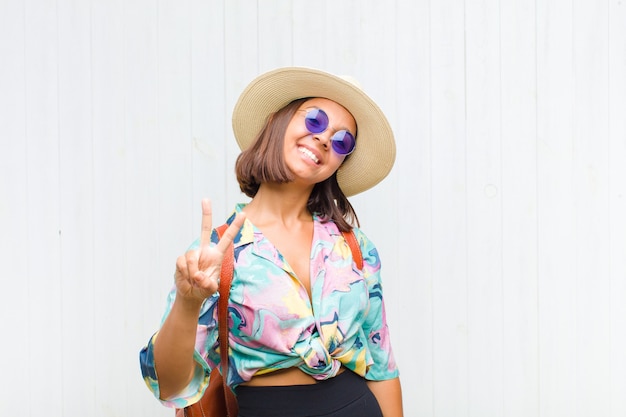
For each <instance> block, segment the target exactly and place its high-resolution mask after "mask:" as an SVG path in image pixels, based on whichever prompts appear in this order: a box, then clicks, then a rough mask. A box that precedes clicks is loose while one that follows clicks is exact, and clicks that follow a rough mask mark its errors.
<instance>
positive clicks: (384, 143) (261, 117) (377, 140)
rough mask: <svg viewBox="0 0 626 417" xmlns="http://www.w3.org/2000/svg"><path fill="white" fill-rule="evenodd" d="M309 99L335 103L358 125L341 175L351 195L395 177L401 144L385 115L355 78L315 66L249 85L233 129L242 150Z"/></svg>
mask: <svg viewBox="0 0 626 417" xmlns="http://www.w3.org/2000/svg"><path fill="white" fill-rule="evenodd" d="M304 97H322V98H327V99H329V100H333V101H335V102H337V103H339V104H341V105H342V106H343V107H345V108H346V109H347V110H348V111H349V112H350V113H351V114H352V116H353V117H354V119H355V121H356V125H357V136H356V148H355V150H354V152H353V153H352V154H351V155H350V156H349V157H348V158H347V159H346V161H345V162H344V163H343V164H342V165H341V166H340V167H339V170H338V171H337V181H338V182H339V186H340V187H341V190H342V191H343V192H344V194H345V195H346V196H352V195H355V194H358V193H360V192H363V191H365V190H367V189H369V188H371V187H373V186H374V185H376V184H378V183H379V182H380V181H382V180H383V179H384V178H385V177H386V176H387V174H389V172H390V171H391V168H392V166H393V163H394V161H395V158H396V145H395V141H394V138H393V132H392V130H391V126H389V122H388V121H387V118H386V117H385V115H384V114H383V112H382V111H381V110H380V108H379V107H378V106H377V105H376V103H374V101H373V100H372V99H371V98H369V97H368V96H367V95H366V94H365V93H364V92H363V91H362V90H361V88H360V87H359V86H358V84H357V83H356V82H355V81H354V80H353V79H351V78H349V77H338V76H335V75H332V74H329V73H327V72H324V71H319V70H316V69H311V68H301V67H287V68H279V69H275V70H273V71H269V72H266V73H265V74H262V75H260V76H258V77H257V78H255V79H254V80H253V81H252V82H251V83H250V84H249V85H248V86H247V87H246V89H245V90H244V91H243V93H241V96H240V97H239V100H238V101H237V104H236V105H235V108H234V110H233V130H234V133H235V138H236V139H237V143H238V144H239V147H240V148H241V149H242V150H243V149H246V148H247V147H248V146H250V145H251V144H252V141H253V140H254V139H255V138H256V136H257V135H258V133H259V132H260V131H261V129H262V128H263V125H264V124H265V121H266V120H267V117H268V116H269V115H270V114H272V113H274V112H276V111H278V110H280V109H281V108H283V107H284V106H286V105H287V104H288V103H290V102H291V101H293V100H296V99H298V98H304Z"/></svg>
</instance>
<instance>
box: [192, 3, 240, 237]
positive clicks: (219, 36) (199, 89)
mask: <svg viewBox="0 0 626 417" xmlns="http://www.w3.org/2000/svg"><path fill="white" fill-rule="evenodd" d="M191 10H192V11H191V19H192V21H191V27H192V32H191V133H192V137H193V156H192V164H193V177H192V183H193V198H192V213H191V218H192V220H193V233H194V234H195V235H197V234H198V233H199V230H200V201H201V199H202V198H204V197H209V198H211V200H212V202H213V220H214V223H215V224H216V225H217V224H218V222H221V221H223V220H224V218H225V217H226V215H227V213H225V207H224V204H223V201H222V200H223V198H224V197H223V196H224V195H225V194H226V189H225V187H226V181H225V180H224V177H225V176H226V175H232V168H231V167H228V166H227V165H226V149H227V143H228V142H229V141H232V134H231V133H230V132H231V131H232V130H231V127H230V126H231V125H230V113H229V112H228V111H227V109H226V106H225V99H224V93H225V89H224V83H223V80H224V77H225V69H224V61H225V59H224V54H225V49H226V46H225V44H224V4H223V2H221V1H216V0H212V1H210V2H206V1H202V0H194V1H193V2H192V4H191ZM230 209H231V210H232V207H231V208H230Z"/></svg>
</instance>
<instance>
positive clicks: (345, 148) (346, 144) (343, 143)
mask: <svg viewBox="0 0 626 417" xmlns="http://www.w3.org/2000/svg"><path fill="white" fill-rule="evenodd" d="M332 144H333V149H334V150H335V152H337V153H338V154H339V155H348V154H351V153H352V151H354V147H355V145H356V140H355V139H354V136H352V133H350V132H348V131H347V130H340V131H339V132H337V133H335V134H334V135H333V137H332Z"/></svg>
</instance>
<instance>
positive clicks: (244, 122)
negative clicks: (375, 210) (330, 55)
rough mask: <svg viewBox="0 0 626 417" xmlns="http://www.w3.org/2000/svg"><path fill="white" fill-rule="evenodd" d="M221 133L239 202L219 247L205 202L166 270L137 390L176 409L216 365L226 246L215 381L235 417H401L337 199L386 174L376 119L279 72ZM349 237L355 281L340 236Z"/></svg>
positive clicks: (385, 129)
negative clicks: (158, 322) (231, 151)
mask: <svg viewBox="0 0 626 417" xmlns="http://www.w3.org/2000/svg"><path fill="white" fill-rule="evenodd" d="M233 128H234V132H235V137H236V139H237V142H238V144H239V146H240V147H241V149H242V153H241V154H240V156H239V158H238V159H237V163H236V173H237V179H238V181H239V185H240V188H241V190H242V191H243V192H244V193H245V194H246V195H247V196H249V197H251V201H250V202H249V203H248V204H241V205H238V206H237V207H236V209H235V213H234V214H233V215H232V216H231V217H230V219H228V221H227V223H229V224H230V226H229V227H228V229H227V230H226V232H225V234H224V236H223V237H222V239H221V240H219V239H218V238H217V236H216V234H215V232H214V231H213V232H212V224H211V223H212V219H211V208H210V203H209V201H208V200H203V202H202V213H203V214H202V233H201V237H200V239H199V241H198V242H196V243H195V244H194V245H193V246H192V248H191V249H190V250H188V251H187V252H186V253H185V254H184V255H182V256H180V257H179V258H178V260H177V262H176V273H175V288H174V289H173V290H172V292H171V293H170V296H169V298H168V305H167V309H166V312H165V316H164V320H163V324H162V326H161V329H160V330H159V331H158V332H157V333H156V334H155V335H154V336H153V337H152V338H151V340H150V342H149V343H148V345H147V346H146V347H145V348H144V349H143V350H142V352H141V355H140V358H141V366H142V373H143V375H144V379H145V381H146V384H147V385H148V387H149V388H150V389H151V390H152V391H153V393H154V394H155V396H156V397H157V398H159V399H160V400H161V401H162V402H163V403H164V404H165V405H169V406H174V407H178V408H182V407H184V406H186V405H189V404H192V403H194V402H196V401H198V400H199V399H200V397H201V396H202V393H203V392H204V390H205V388H206V386H207V384H208V379H209V374H210V371H211V369H213V368H214V367H215V366H217V365H218V364H219V354H218V353H217V352H216V348H218V346H219V342H218V338H217V336H218V331H217V322H218V321H217V308H216V302H217V299H218V298H219V294H217V293H216V291H217V279H218V278H219V271H220V266H221V261H222V259H223V257H224V252H225V250H227V248H228V247H229V245H230V244H231V243H234V248H235V272H234V277H233V282H232V286H231V292H230V297H229V301H228V303H229V304H228V305H229V323H230V324H231V327H230V329H229V330H230V333H229V343H230V351H229V359H230V360H229V364H230V365H229V366H230V370H229V374H228V378H227V382H228V385H229V386H230V387H231V388H232V389H233V390H234V392H235V394H236V396H237V399H238V403H239V415H240V416H241V417H251V416H283V417H290V416H293V417H296V416H337V417H340V416H362V417H369V416H372V417H374V416H385V417H390V416H392V417H395V416H402V394H401V387H400V381H399V377H398V375H399V373H398V368H397V366H396V362H395V360H394V357H393V353H392V349H391V342H390V339H389V331H388V326H387V323H386V318H385V309H384V302H383V297H382V288H381V277H380V261H379V258H378V253H377V251H376V248H375V246H374V245H373V244H372V242H371V241H370V240H369V239H368V238H367V237H366V236H365V235H364V234H363V232H362V231H361V230H360V229H359V228H354V229H353V226H352V224H353V223H355V222H356V223H357V224H358V220H357V217H356V213H355V212H354V210H353V208H352V206H351V205H350V202H349V201H348V199H347V196H350V195H354V194H357V193H359V192H362V191H364V190H366V189H368V188H371V187H373V186H374V185H376V184H377V183H378V182H380V181H381V180H382V179H383V178H384V177H385V176H386V175H387V174H388V173H389V171H390V170H391V167H392V166H393V162H394V159H395V144H394V139H393V133H392V131H391V128H390V127H389V124H388V122H387V119H386V118H385V116H384V114H383V113H382V112H381V111H380V109H379V108H378V106H377V105H376V104H375V103H374V102H373V101H372V100H371V99H370V98H369V97H368V96H367V95H366V94H365V93H363V92H362V91H361V89H360V88H359V87H358V86H357V85H356V84H354V83H353V82H352V81H350V80H349V79H347V78H341V77H337V76H334V75H331V74H328V73H326V72H322V71H318V70H313V69H307V68H282V69H278V70H274V71H270V72H268V73H266V74H263V75H261V76H259V77H257V78H256V79H255V80H253V81H252V83H250V85H249V86H248V87H247V88H246V90H245V91H244V92H243V93H242V95H241V97H240V98H239V101H238V102H237V104H236V106H235V109H234V112H233ZM352 229H353V231H354V233H355V235H356V237H357V240H358V242H359V245H360V248H361V252H362V254H363V268H362V269H361V270H360V269H358V268H357V267H356V265H355V263H354V262H353V257H352V253H351V252H350V250H349V249H348V248H347V246H346V243H345V240H344V238H343V235H342V234H341V232H342V231H349V230H352Z"/></svg>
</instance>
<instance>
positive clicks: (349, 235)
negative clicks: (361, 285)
mask: <svg viewBox="0 0 626 417" xmlns="http://www.w3.org/2000/svg"><path fill="white" fill-rule="evenodd" d="M341 234H342V235H343V238H344V239H345V240H346V242H348V246H350V251H351V252H352V259H354V262H355V263H356V267H357V269H358V270H359V271H361V270H363V253H361V245H359V242H358V240H357V239H356V236H355V235H354V229H353V230H350V231H349V232H341Z"/></svg>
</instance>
